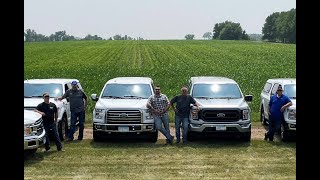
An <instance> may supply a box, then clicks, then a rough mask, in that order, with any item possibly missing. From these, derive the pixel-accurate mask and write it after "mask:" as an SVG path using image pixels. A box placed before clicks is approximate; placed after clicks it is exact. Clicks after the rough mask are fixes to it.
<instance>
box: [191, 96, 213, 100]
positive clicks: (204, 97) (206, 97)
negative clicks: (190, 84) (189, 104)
mask: <svg viewBox="0 0 320 180" xmlns="http://www.w3.org/2000/svg"><path fill="white" fill-rule="evenodd" d="M194 98H198V99H209V97H208V96H197V97H194Z"/></svg>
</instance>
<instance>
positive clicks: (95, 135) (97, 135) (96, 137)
mask: <svg viewBox="0 0 320 180" xmlns="http://www.w3.org/2000/svg"><path fill="white" fill-rule="evenodd" d="M92 136H93V141H94V142H100V141H101V140H102V137H101V133H100V132H97V131H93V132H92Z"/></svg>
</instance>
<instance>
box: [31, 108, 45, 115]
mask: <svg viewBox="0 0 320 180" xmlns="http://www.w3.org/2000/svg"><path fill="white" fill-rule="evenodd" d="M34 111H35V112H37V113H39V114H41V115H42V116H45V115H46V113H44V112H42V111H39V110H38V109H34Z"/></svg>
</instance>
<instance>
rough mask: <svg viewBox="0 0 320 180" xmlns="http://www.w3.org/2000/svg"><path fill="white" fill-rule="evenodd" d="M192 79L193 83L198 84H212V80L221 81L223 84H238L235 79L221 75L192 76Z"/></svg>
mask: <svg viewBox="0 0 320 180" xmlns="http://www.w3.org/2000/svg"><path fill="white" fill-rule="evenodd" d="M190 80H191V82H192V83H193V84H197V83H204V84H206V83H207V84H210V83H212V82H215V83H221V84H224V83H232V84H237V83H236V82H235V81H234V80H233V79H230V78H226V77H220V76H196V77H191V78H190Z"/></svg>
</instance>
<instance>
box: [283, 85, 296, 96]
mask: <svg viewBox="0 0 320 180" xmlns="http://www.w3.org/2000/svg"><path fill="white" fill-rule="evenodd" d="M283 93H284V94H285V95H286V96H288V97H289V98H290V99H296V85H295V84H288V85H285V86H284V92H283Z"/></svg>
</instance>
